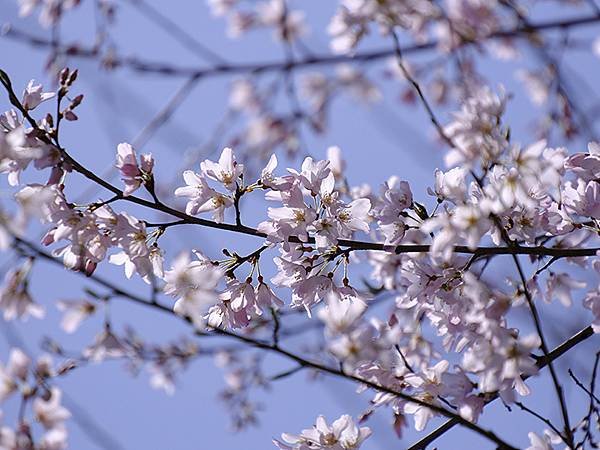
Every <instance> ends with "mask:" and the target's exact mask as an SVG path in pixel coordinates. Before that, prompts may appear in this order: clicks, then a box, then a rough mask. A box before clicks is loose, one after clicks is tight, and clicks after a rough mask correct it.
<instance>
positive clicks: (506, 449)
mask: <svg viewBox="0 0 600 450" xmlns="http://www.w3.org/2000/svg"><path fill="white" fill-rule="evenodd" d="M14 239H15V241H16V243H17V245H22V246H24V247H26V248H27V249H29V251H31V252H32V253H33V254H34V255H35V256H36V257H41V258H43V259H45V260H47V261H50V262H52V263H54V264H57V265H60V266H63V267H64V265H63V263H62V262H61V261H60V260H59V259H58V258H55V257H54V256H52V255H50V254H48V253H46V252H45V251H43V250H41V249H39V248H37V246H36V245H34V244H32V243H30V242H27V241H25V240H23V239H20V238H18V237H16V236H15V237H14ZM76 273H78V274H81V275H83V272H76ZM88 279H90V280H93V281H94V282H96V283H98V284H100V285H101V286H103V287H105V288H107V289H109V290H110V292H111V295H114V296H119V297H122V298H125V299H128V300H131V301H133V302H135V303H138V304H142V305H145V306H148V307H151V308H155V309H157V310H159V311H162V312H165V313H168V314H169V315H171V316H176V317H179V318H180V319H181V320H184V321H185V322H187V323H188V324H190V325H192V326H193V323H192V320H191V319H190V318H188V317H182V316H178V315H176V314H175V313H174V311H173V310H172V309H171V308H169V307H167V306H164V305H162V304H160V303H156V302H152V301H149V300H146V299H144V298H142V297H140V296H138V295H135V294H132V293H130V292H127V291H125V290H123V289H121V288H119V287H117V286H115V285H114V284H112V283H110V282H108V281H106V280H104V279H103V278H101V277H99V276H97V275H92V276H90V277H89V278H88ZM210 329H211V331H212V333H211V334H212V335H217V336H223V337H227V338H231V339H235V340H237V341H239V342H243V343H245V344H247V345H250V346H252V347H255V348H258V349H261V350H266V351H271V352H273V353H276V354H279V355H281V356H284V357H286V358H288V359H290V360H292V361H295V362H297V363H298V364H299V365H301V366H302V367H308V368H312V369H315V370H318V371H320V372H324V373H328V374H330V375H333V376H335V377H339V378H343V379H346V380H350V381H354V382H356V383H360V384H363V385H365V386H367V387H370V388H372V389H375V390H378V391H381V392H385V393H388V394H392V395H394V396H396V397H398V398H401V399H403V400H405V401H408V402H412V403H416V404H418V405H420V406H423V407H426V408H429V409H431V410H432V411H434V412H436V413H437V414H440V415H442V416H445V417H449V418H451V419H453V420H456V422H457V423H458V424H460V425H462V426H464V427H465V428H468V429H470V430H472V431H474V432H476V433H478V434H480V435H481V436H483V437H485V438H487V439H489V440H491V441H492V442H495V443H496V444H497V445H498V446H499V448H500V449H503V450H517V449H516V448H515V447H512V446H511V445H509V444H507V443H506V442H504V441H503V440H502V439H500V438H499V437H498V436H496V435H495V434H494V433H493V432H492V431H489V430H485V429H483V428H481V427H480V426H479V425H477V424H475V423H472V422H470V421H468V420H466V419H464V418H463V417H461V416H460V415H458V414H456V413H454V412H453V411H449V410H447V409H446V408H443V407H442V406H439V405H436V404H430V403H428V402H426V401H424V400H421V399H418V398H415V397H411V396H410V395H408V394H405V393H404V392H400V391H396V390H395V389H391V388H388V387H386V386H383V385H379V384H377V383H375V382H372V381H369V380H366V379H363V378H360V377H358V376H355V375H352V374H348V373H346V372H344V371H343V370H342V369H341V368H339V369H338V368H332V367H328V366H325V365H323V364H320V363H318V362H314V361H310V360H308V359H306V358H304V357H302V356H300V355H297V354H295V353H292V352H290V351H288V350H285V349H283V348H281V347H279V346H278V345H277V344H274V343H269V342H265V341H262V340H258V339H255V338H253V337H250V336H245V335H241V334H237V333H234V332H232V331H229V330H225V329H221V328H210ZM196 334H200V335H205V333H203V332H200V331H198V330H196ZM209 335H210V334H209Z"/></svg>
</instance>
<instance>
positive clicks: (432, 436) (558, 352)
mask: <svg viewBox="0 0 600 450" xmlns="http://www.w3.org/2000/svg"><path fill="white" fill-rule="evenodd" d="M593 335H594V330H593V329H592V327H591V326H588V327H585V328H584V329H582V330H580V331H579V332H577V333H576V334H574V335H573V336H571V337H570V338H569V339H567V340H566V341H564V342H563V343H562V344H560V345H559V346H557V347H556V348H554V349H553V350H552V351H551V352H549V353H548V355H547V356H543V357H541V358H538V359H537V361H536V363H535V364H536V366H537V367H538V369H543V368H544V367H546V366H547V365H548V363H549V362H550V361H555V360H557V359H558V358H560V357H561V356H562V355H564V354H565V353H567V352H568V351H569V350H571V349H572V348H573V347H575V346H576V345H578V344H580V343H582V342H583V341H585V340H586V339H589V338H590V337H591V336H593ZM527 378H529V376H526V377H523V380H526V379H527ZM498 397H499V396H498V394H496V393H494V394H492V395H490V396H488V397H487V398H486V400H485V404H486V405H487V404H488V403H491V402H493V401H494V400H496V399H497V398H498ZM455 425H457V422H455V421H454V420H453V419H450V420H448V421H446V422H444V423H443V424H442V425H440V426H439V427H438V428H436V429H435V430H433V431H432V432H431V433H429V434H428V435H427V436H425V437H423V438H422V439H420V440H419V441H418V442H416V443H414V444H413V445H411V446H410V447H409V448H408V450H424V449H425V448H426V447H427V446H428V445H429V444H431V443H432V442H433V441H435V440H436V439H437V438H439V437H440V436H441V435H443V434H444V433H446V432H447V431H449V430H450V429H452V428H453V427H454V426H455Z"/></svg>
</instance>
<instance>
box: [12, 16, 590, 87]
mask: <svg viewBox="0 0 600 450" xmlns="http://www.w3.org/2000/svg"><path fill="white" fill-rule="evenodd" d="M599 22H600V15H597V14H593V15H587V16H582V17H576V18H571V19H560V20H552V21H546V22H538V23H527V24H519V25H518V26H516V27H512V28H509V29H503V30H497V31H494V32H492V33H490V34H489V35H488V36H487V37H486V38H484V39H480V40H476V41H465V42H463V43H462V45H472V44H478V43H482V42H484V41H485V40H491V39H506V38H511V37H513V38H518V37H528V36H530V35H532V34H535V33H537V32H542V31H547V30H561V29H563V30H564V29H568V28H573V27H579V26H585V25H590V24H595V23H599ZM2 36H4V37H5V38H8V39H13V40H17V41H20V42H23V43H26V44H29V45H31V46H34V47H42V48H52V46H53V44H52V41H51V40H48V39H46V38H43V37H40V36H35V35H33V34H31V33H29V32H26V31H22V30H19V29H17V28H14V27H13V26H11V25H7V26H5V28H4V29H3V30H2ZM438 45H439V42H438V41H437V40H433V41H430V42H426V43H424V44H415V45H412V46H408V47H405V48H404V49H403V51H404V53H405V54H410V53H419V52H422V51H426V50H431V49H434V48H436V47H437V46H438ZM55 51H56V52H57V54H61V55H64V56H72V57H76V58H85V59H98V60H100V61H101V62H102V63H103V64H104V65H106V66H107V67H110V68H117V67H126V68H129V69H130V70H133V71H136V72H145V73H155V74H160V75H166V76H184V77H193V76H196V77H203V78H207V77H214V76H220V75H235V74H258V73H264V72H273V71H275V72H276V71H292V70H298V69H302V68H306V67H312V66H327V65H335V64H339V63H345V62H369V61H375V60H379V59H384V58H388V57H390V56H393V55H394V54H395V52H396V51H395V49H393V48H391V49H383V50H375V51H365V52H358V53H355V54H344V55H331V54H327V55H323V54H320V55H318V54H317V55H310V56H307V57H303V58H301V59H297V60H295V61H287V60H286V61H277V62H266V63H241V64H228V63H220V64H216V65H214V66H211V67H203V68H194V67H187V68H186V67H177V66H174V65H171V64H169V63H164V62H156V61H148V60H144V59H140V58H136V57H118V56H113V55H110V56H107V55H102V54H101V51H100V48H98V47H96V46H93V47H84V46H80V45H79V44H71V45H62V46H58V47H57V48H56V49H55Z"/></svg>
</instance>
